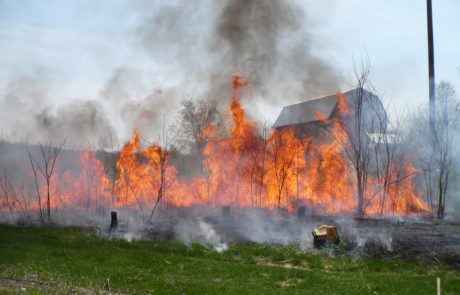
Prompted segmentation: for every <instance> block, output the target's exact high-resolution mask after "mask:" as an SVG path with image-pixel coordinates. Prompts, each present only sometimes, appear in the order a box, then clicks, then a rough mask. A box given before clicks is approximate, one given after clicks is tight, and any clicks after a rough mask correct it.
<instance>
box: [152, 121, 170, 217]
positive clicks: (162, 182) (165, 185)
mask: <svg viewBox="0 0 460 295" xmlns="http://www.w3.org/2000/svg"><path fill="white" fill-rule="evenodd" d="M164 126H165V124H164V119H163V132H162V137H163V145H164V146H165V147H164V148H163V147H162V146H161V145H160V144H153V145H151V146H150V147H149V148H148V149H147V153H153V154H155V155H156V157H149V159H150V161H149V164H150V165H151V166H152V167H153V171H154V173H156V174H157V175H158V176H159V178H158V179H156V177H151V183H152V186H153V187H154V188H155V187H156V190H157V195H156V199H155V204H154V206H153V209H152V212H151V213H150V220H152V218H153V214H154V213H155V210H156V209H157V207H158V204H159V203H160V202H163V201H164V199H165V198H166V193H167V191H168V189H169V188H170V187H171V186H172V185H173V184H174V181H175V177H172V175H171V174H172V173H174V171H172V169H173V167H172V166H171V155H170V153H169V152H168V151H167V150H166V148H167V146H168V136H167V133H166V129H165V127H164Z"/></svg>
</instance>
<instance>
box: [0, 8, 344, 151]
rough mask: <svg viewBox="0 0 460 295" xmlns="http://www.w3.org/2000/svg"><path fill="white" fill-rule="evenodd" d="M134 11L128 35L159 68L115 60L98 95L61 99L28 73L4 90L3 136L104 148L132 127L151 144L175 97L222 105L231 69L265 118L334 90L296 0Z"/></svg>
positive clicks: (169, 117) (331, 72)
mask: <svg viewBox="0 0 460 295" xmlns="http://www.w3.org/2000/svg"><path fill="white" fill-rule="evenodd" d="M130 9H131V10H133V9H134V10H136V11H137V15H138V19H139V20H138V21H136V22H134V23H133V24H131V28H130V29H128V32H127V33H128V34H129V35H132V36H133V37H134V40H135V41H134V42H133V46H134V48H135V50H141V51H143V52H142V53H140V55H142V54H143V55H144V56H145V53H147V55H146V57H145V58H147V59H150V61H149V62H150V64H151V65H154V66H155V67H156V69H155V70H152V71H144V70H142V69H136V68H130V67H129V66H126V64H125V63H124V61H119V64H114V65H113V71H112V73H108V75H109V76H108V78H107V80H106V82H105V83H101V85H100V89H101V90H100V93H99V97H90V98H85V99H76V98H74V97H72V95H70V97H66V96H65V95H66V94H61V93H59V91H56V89H55V88H56V87H55V86H56V85H54V87H53V86H50V85H49V84H50V83H47V82H46V81H45V78H43V77H42V76H41V75H35V76H30V73H24V77H23V78H20V79H15V80H14V81H11V82H10V83H9V84H8V85H7V86H6V87H5V89H4V93H3V94H0V98H1V106H2V107H1V109H2V118H4V122H6V123H7V124H4V127H3V128H2V132H3V133H4V134H7V135H10V136H11V137H12V139H13V140H15V141H29V142H40V141H43V138H44V137H45V138H46V137H47V136H49V135H50V134H51V135H52V136H53V137H56V138H57V139H59V140H61V139H62V137H67V140H68V143H69V144H70V145H71V146H73V147H81V146H84V145H92V146H95V145H98V146H102V147H107V148H108V147H110V145H111V144H113V142H111V140H109V138H112V139H113V137H117V136H118V137H121V138H123V139H125V138H127V137H128V136H130V134H131V132H132V130H133V129H139V130H140V131H141V132H142V134H143V135H144V136H145V137H146V138H148V139H149V140H151V141H153V140H157V137H158V136H159V135H160V134H161V132H160V131H161V129H162V128H163V127H164V125H165V124H166V125H167V124H170V123H172V122H174V118H173V117H174V115H175V110H176V109H177V102H178V101H179V100H180V99H183V98H185V97H205V98H210V99H219V100H220V101H222V102H224V103H225V102H228V99H229V98H230V97H231V95H230V91H231V87H229V85H230V77H231V76H232V75H233V74H235V73H237V72H239V73H241V74H242V75H243V76H245V77H247V79H248V81H250V84H251V88H250V91H249V92H250V93H249V94H250V96H251V100H250V103H251V111H250V113H251V115H257V114H261V113H263V111H261V110H260V109H261V108H262V109H263V108H264V107H265V106H266V105H267V104H268V105H276V106H282V105H284V104H287V103H291V102H297V101H299V100H301V99H305V98H307V97H314V96H318V95H322V94H326V93H333V92H335V91H337V90H338V88H337V87H338V84H339V82H338V79H339V75H338V74H337V73H336V72H335V69H334V67H333V66H332V65H330V64H328V63H327V62H326V61H325V60H323V59H321V58H320V57H318V56H317V55H316V54H315V52H319V51H320V50H321V47H322V46H321V45H320V42H317V40H316V36H315V35H314V33H313V32H312V31H313V30H312V29H311V28H313V27H314V26H315V25H317V24H316V21H317V19H315V18H314V17H313V16H312V15H310V14H309V12H308V11H305V9H303V8H302V7H300V6H299V5H297V4H296V3H295V2H291V1H289V2H288V1H281V0H272V1H262V0H252V1H243V0H228V1H218V2H215V1H207V0H202V1H199V2H198V3H197V2H191V1H184V0H179V1H175V2H169V3H167V4H158V3H147V2H139V3H137V4H134V5H133V6H132V7H131V8H130ZM130 40H131V39H130ZM128 42H131V41H128ZM69 67H71V65H69ZM151 75H155V79H151V78H149V76H151ZM154 81H155V82H154ZM56 92H57V93H56ZM67 96H68V94H67ZM101 98H102V99H101ZM261 119H262V120H264V119H266V118H261ZM109 134H110V136H109ZM13 135H14V136H13ZM4 136H5V135H4Z"/></svg>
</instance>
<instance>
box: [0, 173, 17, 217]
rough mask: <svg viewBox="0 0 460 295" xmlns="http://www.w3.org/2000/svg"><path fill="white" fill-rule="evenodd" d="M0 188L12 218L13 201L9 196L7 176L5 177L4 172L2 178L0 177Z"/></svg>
mask: <svg viewBox="0 0 460 295" xmlns="http://www.w3.org/2000/svg"><path fill="white" fill-rule="evenodd" d="M0 187H1V189H2V192H3V196H4V198H5V201H6V205H7V206H8V209H9V210H10V214H11V217H13V207H14V204H13V200H12V199H11V196H10V189H9V187H10V184H9V182H8V179H7V176H6V170H5V174H4V176H3V177H0Z"/></svg>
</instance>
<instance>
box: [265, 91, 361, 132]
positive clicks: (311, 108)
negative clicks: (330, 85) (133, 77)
mask: <svg viewBox="0 0 460 295" xmlns="http://www.w3.org/2000/svg"><path fill="white" fill-rule="evenodd" d="M356 91H357V90H356V89H352V90H349V91H347V92H344V93H343V94H344V95H345V97H347V98H348V99H350V98H352V97H354V95H355V92H356ZM337 104H338V98H337V95H336V94H332V95H328V96H323V97H318V98H313V99H309V100H306V101H304V102H300V103H296V104H292V105H289V106H285V107H284V108H283V109H282V111H281V113H280V115H279V116H278V119H276V122H275V124H274V125H273V128H280V127H284V126H290V125H297V124H305V123H311V122H315V121H319V118H318V117H317V116H316V113H317V112H320V113H322V114H324V115H325V116H326V117H327V118H328V119H331V115H332V114H333V111H334V109H335V107H336V106H337Z"/></svg>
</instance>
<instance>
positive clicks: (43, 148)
mask: <svg viewBox="0 0 460 295" xmlns="http://www.w3.org/2000/svg"><path fill="white" fill-rule="evenodd" d="M65 142H66V140H64V141H63V142H62V143H61V144H60V145H59V146H53V145H52V143H51V136H50V137H49V140H48V142H47V144H46V145H42V144H40V155H41V157H39V159H37V158H35V157H34V156H33V154H32V153H31V152H30V151H29V150H27V153H28V154H29V159H30V162H31V166H32V170H33V173H34V177H35V184H36V188H37V194H38V196H39V203H40V214H41V215H42V213H41V198H40V192H39V191H40V189H39V185H38V183H39V181H38V177H37V176H38V175H37V170H38V172H40V174H41V176H42V177H43V178H44V180H45V183H46V216H47V222H49V223H51V181H52V177H53V173H54V171H55V167H56V160H57V158H58V156H59V153H60V152H61V150H62V147H63V146H64V144H65ZM41 218H42V221H43V217H42V216H41Z"/></svg>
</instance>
